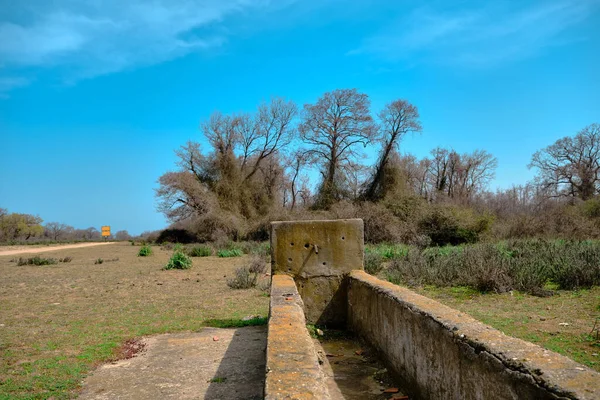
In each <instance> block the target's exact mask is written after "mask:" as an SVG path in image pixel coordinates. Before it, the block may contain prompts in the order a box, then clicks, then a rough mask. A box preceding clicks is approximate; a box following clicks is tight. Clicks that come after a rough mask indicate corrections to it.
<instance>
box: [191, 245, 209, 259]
mask: <svg viewBox="0 0 600 400" xmlns="http://www.w3.org/2000/svg"><path fill="white" fill-rule="evenodd" d="M187 253H188V255H189V256H190V257H208V256H211V255H212V249H211V248H210V246H194V247H191V248H189V249H188V251H187Z"/></svg>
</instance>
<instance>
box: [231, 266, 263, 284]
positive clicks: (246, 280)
mask: <svg viewBox="0 0 600 400" xmlns="http://www.w3.org/2000/svg"><path fill="white" fill-rule="evenodd" d="M257 281H258V274H256V273H253V272H250V270H249V269H248V267H240V268H238V269H236V270H235V277H233V278H229V279H227V286H229V287H230V288H232V289H250V288H253V287H255V286H256V282H257Z"/></svg>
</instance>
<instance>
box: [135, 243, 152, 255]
mask: <svg viewBox="0 0 600 400" xmlns="http://www.w3.org/2000/svg"><path fill="white" fill-rule="evenodd" d="M151 255H152V247H150V246H147V245H144V246H142V247H140V251H139V252H138V257H148V256H151Z"/></svg>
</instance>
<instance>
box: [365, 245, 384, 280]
mask: <svg viewBox="0 0 600 400" xmlns="http://www.w3.org/2000/svg"><path fill="white" fill-rule="evenodd" d="M382 269H383V256H382V255H381V254H380V253H379V252H377V251H372V250H368V249H365V271H366V272H367V273H369V274H371V275H377V274H378V273H379V272H380V271H381V270H382Z"/></svg>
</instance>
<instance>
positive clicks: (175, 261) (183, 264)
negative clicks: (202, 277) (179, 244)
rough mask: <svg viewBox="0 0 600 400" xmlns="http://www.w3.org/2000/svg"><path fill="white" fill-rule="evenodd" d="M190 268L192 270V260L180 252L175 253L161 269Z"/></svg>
mask: <svg viewBox="0 0 600 400" xmlns="http://www.w3.org/2000/svg"><path fill="white" fill-rule="evenodd" d="M190 268H192V259H191V258H189V257H188V256H186V255H185V254H184V253H183V252H182V251H175V252H174V253H173V255H172V256H171V258H170V259H169V262H168V263H167V265H165V267H164V268H163V269H190Z"/></svg>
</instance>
